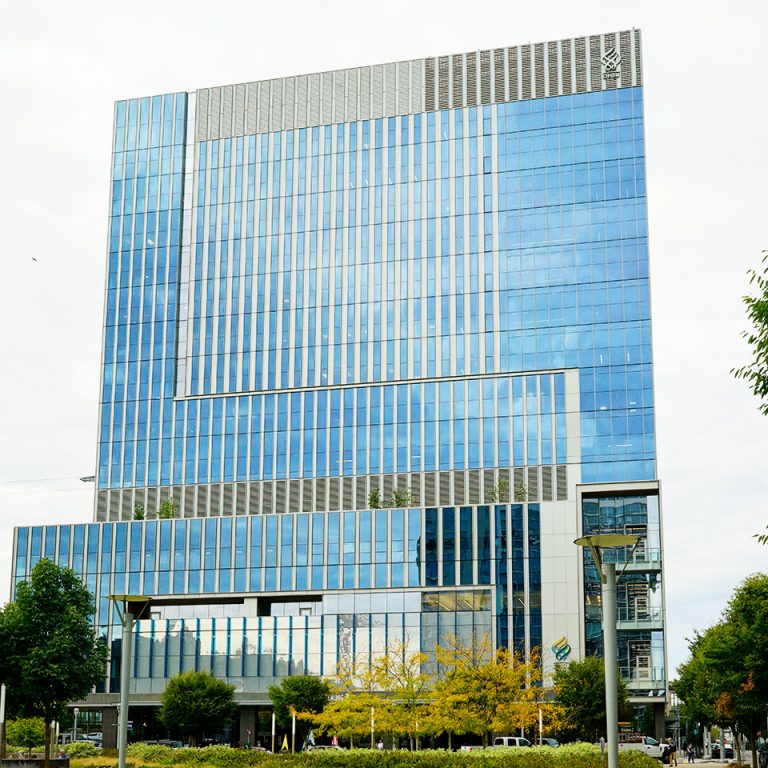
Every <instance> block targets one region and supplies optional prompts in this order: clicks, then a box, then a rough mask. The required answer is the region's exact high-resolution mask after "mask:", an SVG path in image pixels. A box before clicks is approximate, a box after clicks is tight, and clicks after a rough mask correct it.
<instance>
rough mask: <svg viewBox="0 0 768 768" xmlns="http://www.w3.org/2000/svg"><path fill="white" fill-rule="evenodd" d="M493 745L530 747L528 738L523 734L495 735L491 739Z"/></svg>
mask: <svg viewBox="0 0 768 768" xmlns="http://www.w3.org/2000/svg"><path fill="white" fill-rule="evenodd" d="M493 746H494V747H532V746H533V744H531V742H530V741H528V739H526V738H524V737H523V736H496V738H494V740H493Z"/></svg>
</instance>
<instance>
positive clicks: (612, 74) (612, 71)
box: [601, 48, 621, 80]
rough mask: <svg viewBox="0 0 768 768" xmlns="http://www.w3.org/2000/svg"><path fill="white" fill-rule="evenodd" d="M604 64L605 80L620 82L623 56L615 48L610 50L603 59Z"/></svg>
mask: <svg viewBox="0 0 768 768" xmlns="http://www.w3.org/2000/svg"><path fill="white" fill-rule="evenodd" d="M601 61H602V63H603V79H604V80H618V79H619V75H620V74H621V70H620V69H619V67H620V66H621V56H620V55H619V52H618V51H617V50H616V49H615V48H609V49H608V50H607V51H606V52H605V53H604V54H603V58H602V59H601Z"/></svg>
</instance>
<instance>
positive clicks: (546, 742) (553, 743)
mask: <svg viewBox="0 0 768 768" xmlns="http://www.w3.org/2000/svg"><path fill="white" fill-rule="evenodd" d="M541 746H542V747H559V746H560V742H559V741H558V740H557V739H548V738H546V737H544V738H543V739H542V740H541Z"/></svg>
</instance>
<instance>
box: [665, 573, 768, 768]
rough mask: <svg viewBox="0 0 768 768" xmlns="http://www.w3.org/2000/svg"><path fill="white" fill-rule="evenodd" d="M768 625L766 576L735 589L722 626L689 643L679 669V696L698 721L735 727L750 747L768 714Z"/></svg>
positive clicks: (677, 686) (703, 633)
mask: <svg viewBox="0 0 768 768" xmlns="http://www.w3.org/2000/svg"><path fill="white" fill-rule="evenodd" d="M766 622H768V576H766V575H765V574H762V573H760V574H755V575H753V576H750V577H749V578H747V579H746V580H745V581H744V582H743V583H742V584H741V585H740V586H739V587H738V588H737V589H736V591H735V592H734V594H733V597H732V598H731V600H730V601H729V603H728V606H727V607H726V609H725V611H724V612H723V616H722V619H721V621H720V622H718V623H717V624H715V625H714V626H712V627H710V628H709V629H707V630H706V631H704V632H702V633H701V634H699V635H697V636H696V637H695V638H694V639H693V641H691V643H690V649H691V658H690V659H689V660H688V661H687V662H686V663H685V664H683V665H682V666H681V667H680V668H679V669H678V674H679V679H678V681H677V684H676V690H677V692H678V695H679V696H680V698H681V699H682V700H683V701H684V702H685V703H686V705H687V706H688V707H689V708H690V709H691V711H692V712H695V713H696V716H697V718H698V719H700V720H701V721H703V722H706V723H718V724H720V725H728V726H731V727H732V728H735V729H736V730H738V731H739V732H741V733H744V734H745V735H746V736H747V737H748V738H749V739H750V741H752V740H754V738H755V736H756V734H757V731H758V730H759V729H760V728H761V727H762V726H763V724H764V723H765V717H766V714H768V670H766V669H765V663H764V660H765V658H766V656H765V654H766V653H768V633H766V631H765V627H766V626H768V624H766ZM752 764H753V766H755V768H756V766H757V754H756V752H755V750H754V749H753V750H752Z"/></svg>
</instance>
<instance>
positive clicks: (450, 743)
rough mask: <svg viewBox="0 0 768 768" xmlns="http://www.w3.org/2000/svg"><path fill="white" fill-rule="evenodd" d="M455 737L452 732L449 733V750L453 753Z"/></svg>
mask: <svg viewBox="0 0 768 768" xmlns="http://www.w3.org/2000/svg"><path fill="white" fill-rule="evenodd" d="M452 736H453V733H451V731H448V749H449V750H450V751H451V752H453V743H452V741H451V737H452Z"/></svg>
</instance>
